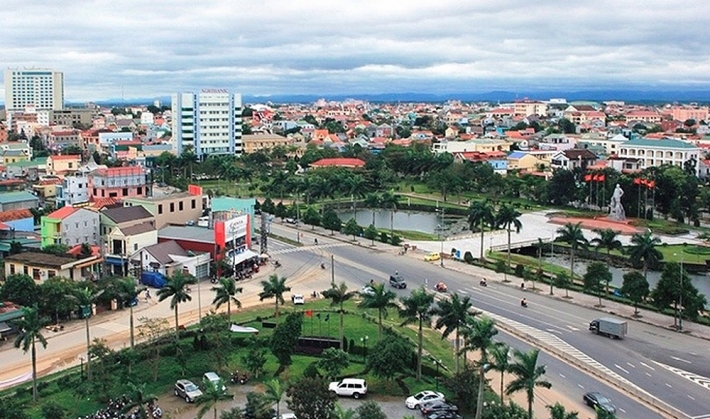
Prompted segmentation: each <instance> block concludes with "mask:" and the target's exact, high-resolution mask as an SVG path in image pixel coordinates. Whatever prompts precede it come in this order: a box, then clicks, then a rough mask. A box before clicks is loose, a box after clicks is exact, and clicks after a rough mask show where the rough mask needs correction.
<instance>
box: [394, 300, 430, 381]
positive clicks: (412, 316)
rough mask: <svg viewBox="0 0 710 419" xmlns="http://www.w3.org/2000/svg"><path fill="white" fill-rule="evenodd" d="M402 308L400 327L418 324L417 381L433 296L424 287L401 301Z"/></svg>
mask: <svg viewBox="0 0 710 419" xmlns="http://www.w3.org/2000/svg"><path fill="white" fill-rule="evenodd" d="M401 301H402V305H403V306H404V307H402V308H401V309H400V310H399V317H400V318H402V319H404V321H403V322H402V326H405V325H408V324H411V323H418V326H419V330H418V337H419V345H418V350H417V380H421V379H422V352H423V350H424V333H423V326H424V323H426V324H427V325H429V322H430V321H431V313H432V310H431V306H432V304H434V294H430V293H428V292H426V289H424V287H421V288H417V289H415V290H413V291H412V293H411V294H410V295H409V297H404V298H402V299H401Z"/></svg>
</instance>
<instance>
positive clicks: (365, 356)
mask: <svg viewBox="0 0 710 419" xmlns="http://www.w3.org/2000/svg"><path fill="white" fill-rule="evenodd" d="M368 339H370V337H369V336H367V335H365V336H364V337H361V338H360V343H362V347H363V349H364V350H365V351H364V353H363V357H362V360H363V362H365V363H367V341H368Z"/></svg>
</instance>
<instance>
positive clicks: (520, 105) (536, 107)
mask: <svg viewBox="0 0 710 419" xmlns="http://www.w3.org/2000/svg"><path fill="white" fill-rule="evenodd" d="M513 112H514V114H515V116H530V115H537V116H546V115H547V104H546V103H544V102H540V101H538V100H530V99H523V100H519V101H516V102H515V103H514V104H513Z"/></svg>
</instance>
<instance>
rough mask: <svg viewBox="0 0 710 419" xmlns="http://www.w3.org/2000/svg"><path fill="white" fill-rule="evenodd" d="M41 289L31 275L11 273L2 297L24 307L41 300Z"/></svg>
mask: <svg viewBox="0 0 710 419" xmlns="http://www.w3.org/2000/svg"><path fill="white" fill-rule="evenodd" d="M40 295H41V294H40V289H39V287H38V286H37V283H35V281H34V279H32V277H31V276H29V275H21V274H19V275H9V276H8V277H7V278H6V279H5V283H4V284H3V287H2V298H3V300H5V301H12V302H13V303H15V304H19V305H21V306H24V307H31V306H32V305H34V304H37V302H38V301H39V300H40Z"/></svg>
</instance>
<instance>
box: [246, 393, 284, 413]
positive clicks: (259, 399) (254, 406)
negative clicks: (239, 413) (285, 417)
mask: <svg viewBox="0 0 710 419" xmlns="http://www.w3.org/2000/svg"><path fill="white" fill-rule="evenodd" d="M275 414H276V412H275V411H274V409H272V408H271V403H270V402H269V400H267V398H266V396H265V395H264V394H262V393H255V392H253V391H250V392H249V393H247V403H246V406H244V416H245V417H248V418H253V419H272V418H273V417H274V415H275Z"/></svg>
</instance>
